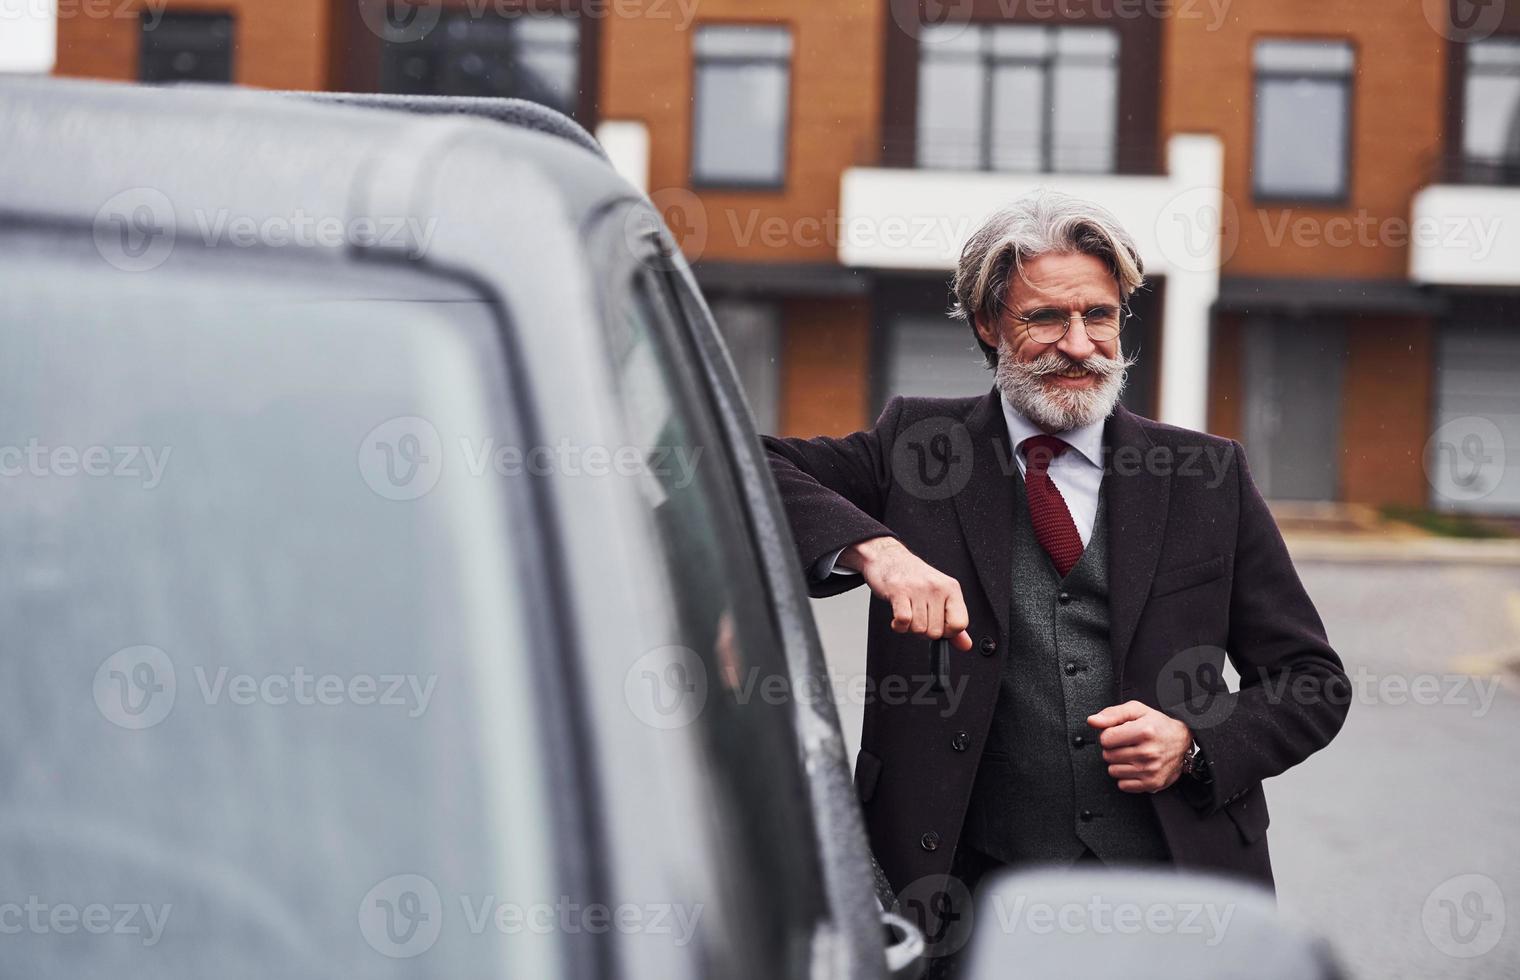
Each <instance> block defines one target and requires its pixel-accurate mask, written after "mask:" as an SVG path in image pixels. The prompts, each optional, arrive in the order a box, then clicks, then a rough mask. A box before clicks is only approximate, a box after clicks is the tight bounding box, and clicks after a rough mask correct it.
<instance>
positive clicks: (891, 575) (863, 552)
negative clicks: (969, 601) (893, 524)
mask: <svg viewBox="0 0 1520 980" xmlns="http://www.w3.org/2000/svg"><path fill="white" fill-rule="evenodd" d="M839 564H840V565H842V566H844V567H845V568H852V569H854V570H855V571H857V572H859V573H860V574H861V575H863V576H864V577H865V580H866V584H867V585H869V586H870V587H871V591H872V592H873V593H875V594H876V596H877V597H879V598H881V599H885V600H886V601H887V602H889V603H891V604H892V629H894V630H895V631H897V632H898V633H920V634H923V635H924V636H927V637H930V638H932V639H936V640H937V639H939V638H940V637H949V638H950V642H951V644H952V645H953V646H954V647H955V648H956V649H957V650H970V649H971V634H970V633H967V632H966V628H967V627H968V626H970V625H971V619H970V616H969V615H968V614H967V612H966V601H965V599H963V598H962V597H961V584H960V583H959V582H957V581H956V580H955V579H953V578H951V577H950V576H948V575H946V574H945V573H944V572H941V571H939V570H938V569H936V568H934V567H933V566H932V565H930V564H929V563H928V562H926V561H924V560H923V559H922V558H920V557H918V556H917V555H915V554H914V553H913V552H911V551H909V550H908V549H907V546H905V545H904V544H903V543H902V542H901V541H899V540H897V539H896V538H872V539H870V540H869V541H862V542H860V543H859V544H857V545H853V546H851V547H849V548H846V549H845V550H844V552H843V553H842V554H841V555H840V556H839Z"/></svg>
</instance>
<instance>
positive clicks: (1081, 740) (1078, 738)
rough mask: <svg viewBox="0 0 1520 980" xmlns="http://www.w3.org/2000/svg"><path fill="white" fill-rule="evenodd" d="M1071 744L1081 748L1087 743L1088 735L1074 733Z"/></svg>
mask: <svg viewBox="0 0 1520 980" xmlns="http://www.w3.org/2000/svg"><path fill="white" fill-rule="evenodd" d="M1071 744H1072V745H1074V746H1076V747H1077V748H1079V749H1080V748H1081V747H1082V746H1084V745H1086V744H1087V736H1085V735H1073V736H1072V738H1071Z"/></svg>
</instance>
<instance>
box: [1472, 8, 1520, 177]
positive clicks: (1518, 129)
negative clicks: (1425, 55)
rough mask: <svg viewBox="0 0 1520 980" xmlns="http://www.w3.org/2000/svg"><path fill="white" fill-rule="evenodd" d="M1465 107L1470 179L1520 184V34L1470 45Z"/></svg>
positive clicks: (1475, 42)
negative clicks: (1519, 35)
mask: <svg viewBox="0 0 1520 980" xmlns="http://www.w3.org/2000/svg"><path fill="white" fill-rule="evenodd" d="M1463 108H1464V115H1463V123H1462V159H1463V169H1464V171H1465V174H1466V177H1467V179H1469V180H1474V181H1483V182H1491V183H1504V184H1520V38H1514V37H1496V38H1489V39H1488V40H1485V41H1474V42H1472V43H1471V44H1468V45H1467V84H1466V92H1465V93H1464V98H1463Z"/></svg>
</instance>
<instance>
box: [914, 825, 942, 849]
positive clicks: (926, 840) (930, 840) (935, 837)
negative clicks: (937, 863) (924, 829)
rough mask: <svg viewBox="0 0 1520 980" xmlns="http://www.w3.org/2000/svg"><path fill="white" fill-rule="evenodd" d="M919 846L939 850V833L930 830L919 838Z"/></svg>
mask: <svg viewBox="0 0 1520 980" xmlns="http://www.w3.org/2000/svg"><path fill="white" fill-rule="evenodd" d="M918 846H919V847H922V848H923V849H924V850H926V851H937V850H939V834H936V833H935V832H934V831H932V830H931V831H929V832H928V833H927V834H925V835H924V836H922V837H920V838H919V839H918Z"/></svg>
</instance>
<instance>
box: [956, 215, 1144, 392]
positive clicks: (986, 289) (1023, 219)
mask: <svg viewBox="0 0 1520 980" xmlns="http://www.w3.org/2000/svg"><path fill="white" fill-rule="evenodd" d="M1075 253H1081V254H1085V255H1091V256H1094V257H1095V258H1099V259H1102V260H1103V261H1104V263H1105V264H1106V265H1107V266H1108V268H1109V270H1110V271H1111V272H1112V273H1113V274H1114V278H1115V279H1116V280H1117V281H1118V283H1119V296H1120V297H1121V298H1122V299H1124V300H1128V299H1129V297H1130V295H1131V294H1132V293H1134V291H1135V290H1136V289H1139V288H1140V286H1141V284H1142V283H1144V282H1145V274H1144V273H1145V270H1144V268H1143V266H1142V265H1141V262H1140V250H1139V249H1138V248H1137V247H1136V246H1135V240H1134V239H1133V238H1131V237H1130V234H1129V232H1127V231H1125V230H1124V229H1123V228H1122V227H1121V226H1120V225H1119V221H1118V219H1117V218H1115V217H1114V216H1113V215H1112V214H1111V213H1109V211H1108V209H1107V208H1103V207H1100V206H1099V205H1097V204H1094V203H1092V202H1091V201H1084V200H1082V199H1081V198H1077V197H1071V196H1070V195H1067V194H1060V193H1057V192H1055V191H1039V192H1037V193H1035V194H1031V195H1030V196H1028V197H1024V198H1020V199H1019V200H1017V201H1015V202H1014V203H1013V204H1011V205H1009V206H1008V207H1006V208H1003V209H1002V210H1001V211H999V212H997V213H996V214H994V215H993V216H992V217H990V218H988V219H987V220H986V221H985V222H983V223H982V226H981V227H980V228H978V229H977V230H976V234H974V235H972V236H971V238H970V239H969V240H967V242H966V245H965V247H964V248H962V249H961V260H960V263H959V264H958V265H957V266H956V269H955V280H954V283H953V286H952V288H953V289H954V291H955V305H954V306H953V307H952V308H951V310H950V315H951V316H954V317H964V318H965V320H966V322H967V323H969V324H971V327H972V333H973V334H975V333H976V318H977V317H982V318H983V319H985V320H988V321H991V322H996V321H997V319H998V318H999V317H1000V316H1001V315H1002V309H1003V303H1004V301H1005V299H1006V297H1007V295H1008V286H1009V284H1010V283H1011V281H1012V279H1013V277H1014V276H1016V275H1020V276H1021V275H1022V274H1023V268H1024V263H1025V262H1026V261H1028V260H1029V259H1032V258H1036V257H1038V256H1041V255H1052V254H1065V255H1070V254H1075ZM976 342H977V346H979V347H981V349H982V354H983V356H984V357H986V359H987V366H988V367H993V366H995V365H996V364H997V359H998V357H997V348H995V347H989V346H988V345H987V343H986V342H985V341H983V340H982V338H981V335H980V334H977V335H976Z"/></svg>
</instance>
